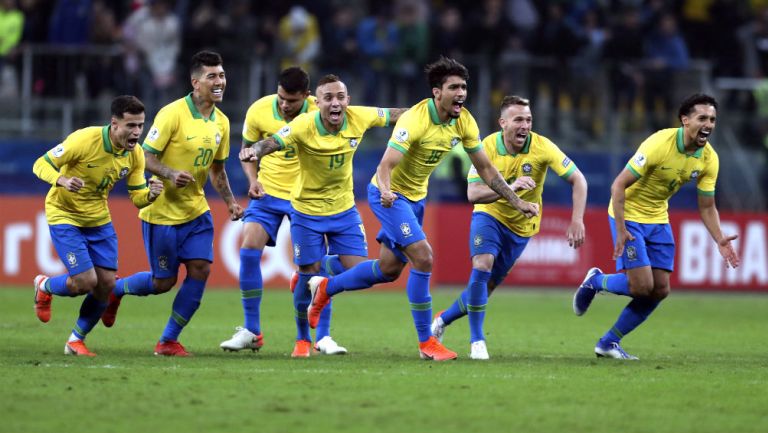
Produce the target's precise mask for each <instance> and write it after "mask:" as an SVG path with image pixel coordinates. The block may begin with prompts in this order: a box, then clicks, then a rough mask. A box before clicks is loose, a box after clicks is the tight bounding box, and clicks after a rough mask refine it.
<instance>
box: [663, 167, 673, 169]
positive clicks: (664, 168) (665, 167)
mask: <svg viewBox="0 0 768 433" xmlns="http://www.w3.org/2000/svg"><path fill="white" fill-rule="evenodd" d="M661 169H662V170H672V167H661Z"/></svg>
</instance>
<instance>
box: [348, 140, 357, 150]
mask: <svg viewBox="0 0 768 433" xmlns="http://www.w3.org/2000/svg"><path fill="white" fill-rule="evenodd" d="M349 147H351V148H353V149H354V148H356V147H357V139H356V138H350V139H349Z"/></svg>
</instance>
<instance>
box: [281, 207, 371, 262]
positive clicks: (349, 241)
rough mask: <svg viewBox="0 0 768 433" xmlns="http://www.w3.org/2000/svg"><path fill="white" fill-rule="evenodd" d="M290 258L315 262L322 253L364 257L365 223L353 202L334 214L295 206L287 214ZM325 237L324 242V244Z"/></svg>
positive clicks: (365, 253)
mask: <svg viewBox="0 0 768 433" xmlns="http://www.w3.org/2000/svg"><path fill="white" fill-rule="evenodd" d="M291 239H292V240H293V262H294V263H296V264H297V265H298V266H305V265H311V264H312V263H316V262H319V261H320V259H322V258H323V256H324V255H326V254H338V255H343V256H360V257H368V243H367V242H366V241H365V226H363V220H362V218H360V213H358V212H357V208H355V207H354V206H353V207H352V208H351V209H349V210H346V211H344V212H341V213H337V214H336V215H325V216H314V215H307V214H303V213H301V212H298V211H296V210H294V211H293V214H292V216H291ZM326 239H327V242H328V243H327V245H326Z"/></svg>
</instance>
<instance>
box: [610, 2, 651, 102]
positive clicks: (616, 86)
mask: <svg viewBox="0 0 768 433" xmlns="http://www.w3.org/2000/svg"><path fill="white" fill-rule="evenodd" d="M608 34H609V37H608V40H607V41H606V44H605V49H604V51H603V58H604V59H605V60H606V61H607V62H608V65H607V66H608V78H609V82H610V93H611V108H612V110H611V111H610V112H611V113H615V112H616V111H617V110H618V111H620V112H622V111H623V112H626V111H632V108H633V105H634V104H635V98H636V96H637V94H638V92H639V91H640V89H641V87H642V85H643V74H642V71H641V70H640V65H639V62H640V60H641V59H642V58H643V41H644V36H645V35H644V32H643V28H642V23H641V21H640V14H639V11H638V10H637V9H636V8H633V7H628V8H626V9H624V10H623V11H622V12H621V22H620V23H619V24H618V25H615V26H612V27H611V29H610V31H609V33H608Z"/></svg>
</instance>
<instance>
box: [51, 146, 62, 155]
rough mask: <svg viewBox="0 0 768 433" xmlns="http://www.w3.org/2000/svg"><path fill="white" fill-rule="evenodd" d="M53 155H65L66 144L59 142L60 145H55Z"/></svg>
mask: <svg viewBox="0 0 768 433" xmlns="http://www.w3.org/2000/svg"><path fill="white" fill-rule="evenodd" d="M51 155H53V156H54V157H56V158H58V157H60V156H61V155H64V145H63V144H59V145H58V146H56V147H54V148H53V150H51Z"/></svg>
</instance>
